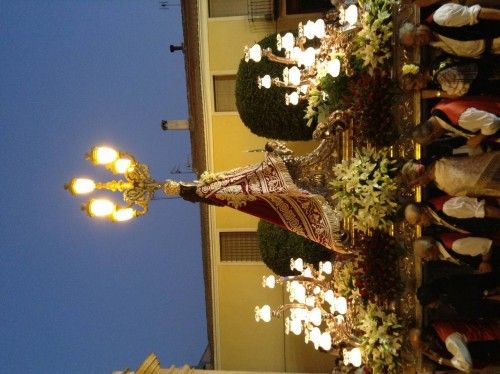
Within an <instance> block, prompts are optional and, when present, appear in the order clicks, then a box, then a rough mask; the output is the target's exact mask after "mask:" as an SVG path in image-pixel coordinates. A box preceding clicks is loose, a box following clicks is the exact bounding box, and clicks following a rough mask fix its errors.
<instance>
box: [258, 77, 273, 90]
mask: <svg viewBox="0 0 500 374" xmlns="http://www.w3.org/2000/svg"><path fill="white" fill-rule="evenodd" d="M260 79H261V80H260V84H261V85H262V87H264V88H271V76H270V75H269V74H266V75H264V76H263V77H262V78H260ZM259 88H260V86H259Z"/></svg>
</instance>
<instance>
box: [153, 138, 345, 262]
mask: <svg viewBox="0 0 500 374" xmlns="http://www.w3.org/2000/svg"><path fill="white" fill-rule="evenodd" d="M334 145H335V141H334V139H333V136H330V137H329V138H328V139H324V140H323V141H322V142H321V143H320V145H319V147H318V148H316V150H314V151H313V152H311V153H310V154H308V155H306V156H302V157H293V156H291V151H290V150H288V149H287V148H286V147H284V146H283V145H282V144H280V143H277V142H268V143H267V144H266V151H267V152H266V156H265V159H264V161H263V162H262V163H260V164H257V165H250V166H245V167H240V168H236V169H233V170H230V171H226V172H223V173H217V174H209V173H204V174H203V175H202V177H201V178H200V180H198V181H195V182H193V183H183V182H176V181H171V180H168V181H166V182H165V184H164V187H163V190H164V192H165V193H166V194H167V195H179V196H180V197H182V198H183V199H184V200H188V201H191V202H202V203H207V204H210V205H216V206H221V207H222V206H226V207H230V208H233V209H236V210H239V211H241V212H244V213H247V214H250V215H253V216H255V217H258V218H261V219H263V220H266V221H269V222H271V223H274V224H276V225H279V226H281V227H283V228H285V229H287V230H289V231H292V232H294V233H296V234H298V235H301V236H303V237H306V238H308V239H310V240H312V241H314V242H316V243H319V244H321V245H323V246H325V247H326V248H329V249H331V250H333V251H336V252H340V253H345V251H344V250H343V249H342V242H343V241H344V240H345V236H346V235H345V234H344V233H343V232H342V230H341V228H340V221H341V219H342V217H341V215H340V213H338V212H336V211H335V210H334V207H333V204H332V203H331V202H329V201H328V200H327V198H325V196H327V195H326V194H324V195H325V196H323V195H322V194H321V192H325V188H324V186H325V185H326V183H325V180H324V178H325V175H324V173H323V171H325V170H331V168H330V165H329V164H328V162H331V160H332V159H333V158H334V157H333V154H334V150H333V147H334ZM329 160H330V161H329ZM325 163H326V165H327V166H325ZM319 165H322V166H323V167H324V169H323V168H322V167H319ZM318 168H319V169H318ZM315 169H316V172H315ZM307 171H312V173H309V178H306V177H305V174H306V173H307ZM306 180H307V182H308V183H305V181H306ZM305 184H307V186H305ZM299 185H300V186H299Z"/></svg>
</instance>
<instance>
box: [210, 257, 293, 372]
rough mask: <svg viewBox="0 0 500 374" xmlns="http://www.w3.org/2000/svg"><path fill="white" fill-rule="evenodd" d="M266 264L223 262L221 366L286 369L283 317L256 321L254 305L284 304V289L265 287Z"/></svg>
mask: <svg viewBox="0 0 500 374" xmlns="http://www.w3.org/2000/svg"><path fill="white" fill-rule="evenodd" d="M268 274H270V271H269V270H268V269H267V268H266V267H265V266H264V265H219V267H218V283H219V286H220V290H219V309H220V310H219V331H218V334H219V337H220V348H221V349H220V363H219V364H220V368H221V369H223V370H249V371H285V365H284V362H285V360H284V338H283V321H282V320H281V319H280V320H276V319H274V320H272V321H271V322H269V323H264V322H259V323H257V322H256V321H255V317H254V307H255V306H257V305H258V306H262V305H263V304H269V305H270V306H271V307H272V306H277V305H279V304H280V302H281V300H282V297H283V294H282V291H281V289H274V290H270V289H267V288H266V289H263V288H262V284H261V283H262V276H263V275H268Z"/></svg>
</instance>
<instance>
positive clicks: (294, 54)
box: [290, 47, 303, 62]
mask: <svg viewBox="0 0 500 374" xmlns="http://www.w3.org/2000/svg"><path fill="white" fill-rule="evenodd" d="M302 54H303V52H302V50H301V49H300V48H299V47H293V48H292V50H291V51H290V58H291V59H292V60H294V61H297V62H298V61H300V59H301V57H302Z"/></svg>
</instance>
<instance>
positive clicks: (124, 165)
mask: <svg viewBox="0 0 500 374" xmlns="http://www.w3.org/2000/svg"><path fill="white" fill-rule="evenodd" d="M131 166H132V160H131V159H129V158H119V159H118V160H116V161H115V162H114V163H113V171H114V172H115V173H117V174H125V172H126V171H127V170H128V169H129V168H130V167H131Z"/></svg>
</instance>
